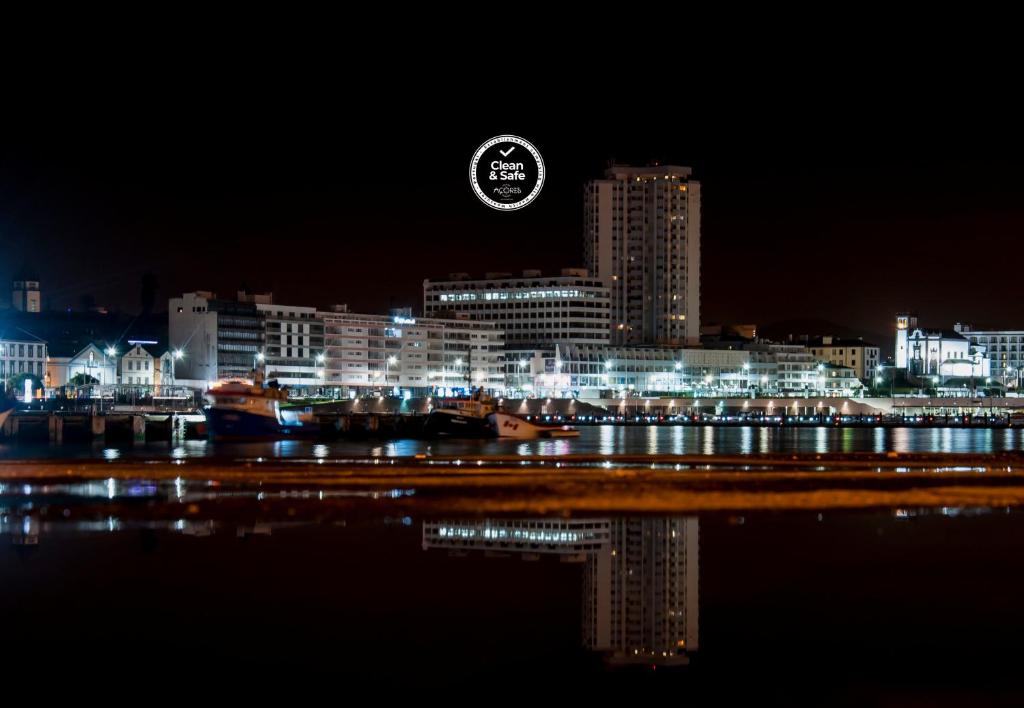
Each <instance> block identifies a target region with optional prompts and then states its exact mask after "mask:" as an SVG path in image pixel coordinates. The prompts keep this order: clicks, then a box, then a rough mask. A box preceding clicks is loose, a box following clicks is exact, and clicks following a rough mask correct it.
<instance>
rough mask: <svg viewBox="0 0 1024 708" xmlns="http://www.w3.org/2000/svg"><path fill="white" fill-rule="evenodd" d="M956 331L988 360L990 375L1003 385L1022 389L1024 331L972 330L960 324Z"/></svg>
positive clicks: (957, 325)
mask: <svg viewBox="0 0 1024 708" xmlns="http://www.w3.org/2000/svg"><path fill="white" fill-rule="evenodd" d="M953 330H954V331H955V332H957V333H958V334H960V335H961V336H962V337H964V338H966V339H967V341H968V342H970V343H971V345H972V346H973V347H974V348H975V350H976V351H978V352H981V353H982V355H983V356H984V357H985V358H986V359H987V360H988V368H989V371H988V373H987V374H985V375H986V376H991V377H992V378H993V379H995V380H997V381H999V382H1000V383H1002V384H1004V385H1008V386H1011V387H1017V388H1019V387H1020V383H1021V378H1022V376H1024V372H1022V371H1021V367H1022V366H1024V330H1018V329H1000V330H995V329H978V330H976V329H973V328H972V327H971V326H970V325H966V324H960V323H957V324H956V325H955V326H954V327H953Z"/></svg>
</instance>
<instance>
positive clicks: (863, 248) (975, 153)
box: [0, 85, 1024, 338]
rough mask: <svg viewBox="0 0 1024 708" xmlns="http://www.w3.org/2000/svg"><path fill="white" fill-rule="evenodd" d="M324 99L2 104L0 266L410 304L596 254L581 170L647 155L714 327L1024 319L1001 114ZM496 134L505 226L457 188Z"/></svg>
mask: <svg viewBox="0 0 1024 708" xmlns="http://www.w3.org/2000/svg"><path fill="white" fill-rule="evenodd" d="M249 88H252V86H251V85H250V86H249ZM834 88H835V87H833V89H834ZM323 93H324V95H328V94H329V95H330V96H331V98H329V99H324V98H320V99H316V100H311V99H308V98H307V94H305V93H303V91H302V90H300V89H295V90H293V91H290V92H284V91H282V92H281V93H274V92H273V91H272V90H265V91H262V92H248V93H244V94H243V93H239V94H237V95H236V94H234V93H232V92H231V91H220V90H218V89H217V87H215V86H211V85H207V86H204V87H203V89H202V90H201V91H195V92H193V91H190V90H185V89H182V88H181V87H178V89H177V90H176V91H175V92H174V93H172V94H166V95H165V94H163V93H161V92H159V91H148V92H145V93H144V94H138V93H131V92H124V91H118V90H111V91H109V92H104V93H99V94H95V93H92V92H91V90H90V92H88V93H84V92H82V91H79V92H77V93H76V92H72V93H70V94H64V95H61V96H58V97H57V98H54V97H53V96H50V97H49V98H48V100H46V101H43V102H41V103H34V104H33V105H34V106H35V108H34V109H33V110H26V111H24V112H21V113H18V112H14V113H13V114H9V115H6V116H5V117H4V118H2V119H0V120H2V121H3V122H2V128H3V131H2V134H0V135H2V137H0V147H2V151H0V278H2V279H3V280H4V281H5V282H6V281H7V280H8V279H9V278H10V277H11V276H12V275H14V273H15V272H16V271H17V270H18V269H19V268H20V267H21V266H23V265H27V266H28V267H29V268H30V269H32V270H34V271H35V272H37V273H38V275H39V277H40V278H41V280H42V288H43V291H44V306H49V307H55V308H56V307H65V306H68V305H70V306H72V307H76V306H78V305H79V303H80V302H81V300H82V297H83V296H86V295H92V296H93V297H94V298H95V300H96V302H97V303H99V304H101V305H107V306H110V307H112V308H121V309H123V310H125V311H129V312H131V311H135V310H138V309H139V300H140V296H139V292H140V281H141V279H142V276H143V274H144V273H145V272H147V271H152V272H153V273H155V275H156V277H157V280H158V284H159V293H158V300H157V301H158V307H166V298H167V297H168V296H172V295H175V294H179V293H181V292H183V291H189V290H195V289H212V290H215V291H218V292H220V293H221V294H232V293H233V292H234V291H235V290H236V289H237V288H238V287H239V286H240V285H242V284H243V283H244V284H246V285H248V287H249V288H250V289H251V290H256V291H266V290H272V291H273V292H274V294H275V298H276V300H277V301H278V302H282V303H290V304H315V305H319V306H328V305H330V304H332V303H348V304H349V305H350V307H352V308H354V309H355V310H358V311H370V312H376V311H381V310H383V309H386V308H387V307H389V306H392V305H393V306H399V305H412V306H413V307H414V308H415V309H417V310H418V309H419V308H420V306H421V284H422V280H423V278H424V277H438V276H444V275H445V274H447V273H449V272H454V271H467V272H470V273H479V274H482V273H483V272H484V271H488V270H498V271H513V272H514V271H518V270H521V269H523V268H540V269H542V270H544V271H545V272H553V271H555V270H556V269H558V268H560V267H563V266H579V265H582V262H581V260H582V254H581V231H582V186H583V183H584V182H585V180H587V179H588V178H592V177H597V176H600V175H601V173H602V171H603V169H604V168H605V167H606V165H607V164H608V162H609V161H610V160H612V159H614V160H617V161H619V162H624V163H641V164H642V163H646V162H648V161H651V160H658V161H660V162H662V163H672V164H682V165H690V166H692V167H693V168H694V176H695V177H696V178H699V179H700V180H701V181H702V183H703V197H704V201H703V233H702V249H703V257H702V273H703V276H702V301H703V312H702V320H703V321H704V322H715V321H718V322H721V321H726V322H741V323H745V322H753V323H757V324H759V325H762V326H765V325H770V324H771V323H778V322H789V321H795V320H804V321H809V320H819V321H827V322H833V323H837V324H838V325H842V326H843V327H845V328H848V329H852V330H855V331H859V332H861V333H863V334H865V335H868V336H872V335H876V334H877V335H879V338H882V337H885V336H887V335H888V333H889V330H890V329H891V320H892V315H893V313H894V312H896V311H898V310H903V309H910V310H913V311H917V312H919V313H920V314H921V315H922V321H923V322H925V323H928V324H934V325H936V326H951V325H952V323H953V322H955V321H958V320H962V321H968V322H972V323H974V324H975V325H979V326H980V325H995V326H1013V327H1018V328H1024V308H1022V307H1021V300H1020V297H1019V295H1018V292H1019V284H1018V282H1017V275H1016V274H1017V272H1019V269H1020V262H1021V256H1022V255H1024V245H1022V244H1024V241H1022V236H1024V170H1022V169H1021V168H1022V167H1024V152H1022V151H1021V149H1020V148H1021V138H1020V130H1019V127H1018V124H1015V123H1014V121H1015V118H1014V115H1015V114H1010V113H1006V112H1005V111H1004V110H1003V107H1001V106H997V105H995V104H994V103H992V102H986V101H985V100H981V99H978V100H973V101H965V100H964V97H963V96H960V97H958V98H957V100H951V99H950V97H948V96H945V95H943V94H942V93H941V92H936V93H935V94H933V95H929V96H927V97H922V96H915V95H905V94H903V93H902V92H901V91H900V90H899V87H892V88H891V89H888V90H886V91H885V92H881V91H879V92H872V91H871V90H869V89H865V87H864V86H860V87H859V88H858V89H857V90H856V91H855V92H851V93H845V92H844V91H842V90H831V91H829V92H828V94H827V95H826V94H825V92H824V91H822V90H821V89H820V87H813V86H809V87H793V88H792V90H790V91H787V92H784V93H775V92H773V89H772V87H770V86H763V87H761V89H759V90H757V91H749V90H747V91H744V90H742V89H741V88H740V87H737V89H736V91H735V92H729V91H718V92H716V93H714V94H694V95H693V96H683V95H682V94H681V97H680V98H679V99H677V100H668V99H664V100H662V99H659V100H657V101H655V100H654V98H653V96H652V95H650V94H643V93H640V94H638V96H637V98H636V99H635V100H636V101H637V106H636V109H635V110H633V111H630V110H628V109H626V108H624V106H625V105H626V104H628V101H629V100H630V99H629V98H628V97H627V96H626V95H621V96H608V95H603V94H599V93H597V94H592V93H591V92H590V91H587V90H577V89H573V90H567V91H566V92H565V93H564V94H561V95H560V94H557V93H552V92H551V91H547V92H545V93H544V94H543V95H540V94H538V95H537V96H534V97H532V99H531V100H521V101H517V102H516V105H517V108H516V109H515V110H511V109H510V110H504V109H503V108H502V107H501V105H500V101H498V100H496V99H495V97H494V96H493V94H491V93H488V92H478V93H472V92H466V91H462V92H459V91H452V92H439V93H437V94H436V95H435V94H432V93H431V92H430V89H429V87H424V86H420V88H419V89H417V90H415V91H404V90H403V89H402V87H398V86H396V87H394V90H393V91H387V92H385V93H384V95H383V96H381V95H380V94H379V93H374V92H371V91H369V90H368V89H366V87H365V86H359V87H355V86H352V85H347V86H345V87H343V88H342V87H332V88H331V89H330V91H324V92H323ZM684 99H685V100H684ZM690 99H692V100H690ZM26 105H28V104H26ZM505 132H508V133H514V134H518V135H521V136H523V137H525V138H527V139H528V140H531V141H532V142H533V143H534V144H535V145H536V146H537V147H538V148H539V149H540V151H541V152H542V154H543V155H544V157H545V161H546V166H547V169H548V180H547V183H546V185H545V187H544V190H543V192H542V193H541V195H540V196H539V198H538V199H537V201H535V202H534V203H533V204H532V205H530V206H528V207H527V208H525V209H524V210H522V211H519V212H512V213H499V212H496V211H493V210H491V209H489V208H487V207H486V206H484V205H483V204H481V203H480V202H478V201H477V199H476V198H475V197H474V196H473V194H472V193H471V191H470V187H469V183H468V178H467V173H468V164H469V160H470V157H471V155H472V153H473V150H474V149H475V148H476V147H477V145H478V144H480V143H481V142H482V141H484V140H485V139H487V138H489V137H491V136H493V135H496V134H500V133H505ZM159 303H163V305H162V306H161V305H159ZM808 326H811V325H808ZM812 333H816V332H812Z"/></svg>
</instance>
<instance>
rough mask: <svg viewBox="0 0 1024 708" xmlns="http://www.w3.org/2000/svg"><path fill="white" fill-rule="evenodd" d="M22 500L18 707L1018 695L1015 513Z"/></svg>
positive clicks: (16, 590) (955, 700) (11, 659)
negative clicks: (549, 514) (169, 514)
mask: <svg viewBox="0 0 1024 708" xmlns="http://www.w3.org/2000/svg"><path fill="white" fill-rule="evenodd" d="M8 491H10V490H8ZM28 491H29V493H23V492H22V491H19V492H18V493H17V494H8V495H6V496H0V504H2V505H4V511H3V512H2V525H0V616H2V617H3V637H4V639H3V642H2V643H0V646H2V647H3V648H2V650H0V651H2V654H3V656H2V659H3V661H2V666H3V668H4V673H5V676H7V677H8V680H9V681H11V682H13V683H16V684H17V686H18V687H21V688H25V687H35V688H34V690H35V691H41V692H42V694H40V695H43V694H45V695H51V693H52V692H54V691H60V690H67V691H72V692H74V693H76V695H78V697H79V698H84V697H85V696H87V695H102V696H103V697H104V700H105V701H107V702H109V701H116V702H117V703H123V702H124V699H125V698H128V699H133V700H137V701H138V702H141V703H146V702H148V700H149V699H150V698H153V697H156V696H162V697H164V698H171V699H173V700H175V702H182V701H189V702H196V701H198V700H199V699H200V698H202V699H204V700H205V699H206V698H209V697H210V696H211V695H212V694H221V693H223V694H224V695H225V696H226V697H228V698H229V699H236V700H237V699H241V698H243V697H246V696H249V695H262V696H266V695H269V692H270V691H279V690H280V691H285V692H287V694H288V695H289V696H290V701H291V702H290V703H289V704H292V702H295V703H299V702H301V703H307V702H310V701H312V700H313V698H314V697H319V698H318V699H317V700H318V702H319V701H320V700H324V696H325V693H324V692H325V691H326V696H328V697H329V696H334V698H333V699H329V700H331V702H335V699H337V702H339V703H348V702H350V701H354V702H356V703H357V704H362V703H363V702H364V699H359V698H357V696H366V695H367V694H365V693H362V691H364V690H370V691H371V692H372V693H371V695H372V696H375V697H376V698H378V699H380V700H388V701H390V700H391V699H394V698H396V697H397V696H399V695H401V696H403V697H406V698H407V699H408V698H409V695H408V694H412V695H411V699H412V700H417V701H420V702H422V701H426V700H435V699H437V698H440V699H442V700H448V701H455V700H458V701H459V703H462V702H463V700H464V697H462V694H464V693H471V694H472V695H471V699H472V700H473V701H474V702H480V703H485V704H486V703H493V702H498V703H502V702H504V701H505V700H507V699H509V698H510V697H512V696H515V697H516V700H517V701H518V700H520V699H519V696H523V697H524V698H525V699H527V700H531V701H535V702H540V703H543V702H544V700H545V699H548V698H550V697H551V696H552V695H553V694H559V695H565V696H567V697H569V698H572V697H577V698H583V697H587V698H598V697H602V696H607V693H608V692H609V691H611V692H618V691H621V692H622V694H623V697H624V698H625V699H627V700H630V701H631V702H636V703H639V704H643V703H644V702H648V701H651V700H654V699H657V700H659V701H660V700H671V701H672V704H673V705H684V706H688V705H715V706H722V705H731V704H733V703H734V702H737V701H742V702H743V703H745V704H752V705H765V704H782V705H789V704H793V703H800V704H813V705H823V704H826V705H827V704H842V705H857V706H861V705H877V704H888V705H937V704H942V705H980V704H989V703H994V702H1000V701H1005V702H1006V704H1008V705H1012V704H1015V703H1017V704H1019V702H1020V701H1021V700H1024V686H1022V684H1021V681H1020V678H1019V676H1020V674H1019V669H1020V665H1021V659H1022V658H1024V648H1022V643H1021V636H1024V602H1022V601H1021V598H1022V597H1024V562H1022V560H1021V559H1022V558H1024V514H1021V513H1020V512H1016V511H1009V510H1006V509H966V510H959V509H947V510H945V511H934V512H925V511H916V510H909V509H902V510H880V511H871V512H832V511H827V510H826V511H822V512H799V513H795V512H791V513H776V514H766V513H757V514H732V515H707V516H696V515H694V516H676V517H660V516H642V517H632V518H631V517H600V516H594V517H587V518H574V519H564V518H562V519H558V518H554V519H538V518H530V519H519V518H502V519H481V518H468V519H467V518H463V519H450V518H448V519H427V518H419V517H417V516H394V517H388V516H383V515H378V514H376V513H374V511H373V505H372V504H371V503H368V504H367V505H365V506H363V507H361V508H360V509H359V510H358V511H353V512H352V513H351V514H350V515H347V516H344V517H340V518H339V517H330V518H320V519H318V518H316V517H315V516H311V515H309V514H307V513H306V512H305V511H304V510H303V508H302V506H301V505H299V504H297V505H296V507H295V508H294V509H293V510H292V512H283V516H284V518H281V516H282V512H281V510H280V509H278V510H277V511H275V512H274V514H273V516H272V517H271V516H269V515H267V514H265V513H264V512H261V511H260V507H258V506H252V507H246V508H244V509H237V508H235V509H233V510H232V511H230V512H228V511H227V510H226V509H223V510H221V511H218V510H217V509H218V507H216V506H213V507H209V506H205V507H204V510H203V511H202V512H201V513H199V514H192V515H190V518H189V519H188V520H185V519H181V520H174V519H163V520H155V519H154V520H148V521H147V520H138V519H137V515H135V516H136V520H134V521H127V520H124V519H122V518H118V516H117V515H116V514H113V513H110V510H109V509H105V510H98V509H92V510H91V509H90V508H89V507H88V505H86V506H81V505H78V506H73V507H69V512H68V513H67V514H63V513H60V512H59V508H60V503H59V502H58V500H54V499H52V498H51V499H48V500H47V499H41V498H39V499H33V496H32V493H31V490H28ZM54 504H56V506H54ZM40 505H43V506H46V505H50V509H49V511H48V513H46V514H45V515H41V514H40V511H39V509H40ZM207 509H209V511H208V510H207ZM289 514H291V515H289ZM357 690H358V691H360V692H359V693H357ZM343 697H344V700H343ZM374 702H376V699H374Z"/></svg>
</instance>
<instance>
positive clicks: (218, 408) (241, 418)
mask: <svg viewBox="0 0 1024 708" xmlns="http://www.w3.org/2000/svg"><path fill="white" fill-rule="evenodd" d="M206 395H207V396H208V397H209V398H210V399H211V401H212V403H211V404H210V405H209V406H207V407H206V408H205V409H204V410H203V413H204V415H205V416H206V427H207V433H208V435H209V437H210V439H211V440H219V441H226V440H278V439H285V438H298V437H315V436H316V435H317V434H318V433H319V426H317V425H316V424H315V422H314V421H313V419H312V417H311V416H308V415H302V414H300V413H297V412H294V411H288V410H282V409H281V403H282V402H283V401H287V399H288V393H287V391H285V390H283V389H278V388H265V387H263V386H257V385H252V384H250V383H249V382H247V381H227V382H224V383H222V384H220V385H218V386H215V387H213V388H211V389H210V390H209V391H207V393H206Z"/></svg>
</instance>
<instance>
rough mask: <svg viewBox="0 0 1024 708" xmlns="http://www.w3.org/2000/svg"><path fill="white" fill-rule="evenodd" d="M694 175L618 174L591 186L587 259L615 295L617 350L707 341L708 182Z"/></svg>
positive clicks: (660, 170)
mask: <svg viewBox="0 0 1024 708" xmlns="http://www.w3.org/2000/svg"><path fill="white" fill-rule="evenodd" d="M690 174H691V169H690V168H689V167H679V166H675V165H664V166H651V167H626V166H615V167H611V168H609V169H608V170H606V171H605V176H604V179H598V180H593V181H591V182H589V183H588V184H587V185H586V189H585V196H584V214H585V217H584V218H585V225H584V229H585V231H584V256H585V265H586V267H587V269H588V270H589V271H590V273H591V275H592V276H594V277H595V278H599V279H600V280H601V281H602V282H603V283H604V284H605V285H607V286H608V287H609V288H610V289H611V325H612V343H613V344H619V345H682V344H688V345H695V344H697V343H699V340H700V216H701V214H700V182H698V181H696V180H693V179H691V178H690Z"/></svg>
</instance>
